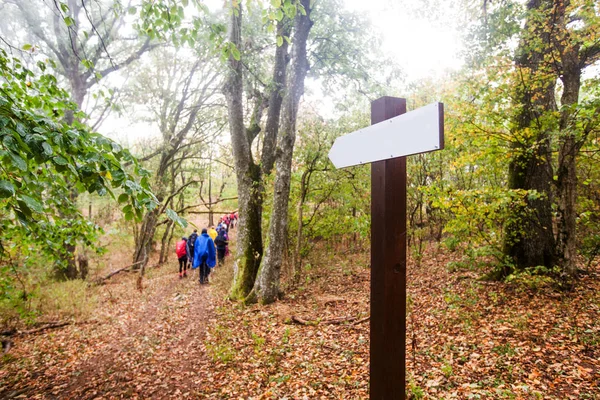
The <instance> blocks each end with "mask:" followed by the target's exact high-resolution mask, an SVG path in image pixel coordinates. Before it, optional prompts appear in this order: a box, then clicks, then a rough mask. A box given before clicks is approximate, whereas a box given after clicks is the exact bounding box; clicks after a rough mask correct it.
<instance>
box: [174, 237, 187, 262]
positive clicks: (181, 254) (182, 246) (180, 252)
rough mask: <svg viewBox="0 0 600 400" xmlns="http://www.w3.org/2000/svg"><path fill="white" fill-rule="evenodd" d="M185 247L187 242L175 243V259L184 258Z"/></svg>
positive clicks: (185, 253)
mask: <svg viewBox="0 0 600 400" xmlns="http://www.w3.org/2000/svg"><path fill="white" fill-rule="evenodd" d="M186 246H187V242H186V241H185V240H182V241H180V242H178V243H177V247H176V248H175V253H176V254H177V257H179V258H181V257H185V256H186V255H187V252H186V248H185V247H186Z"/></svg>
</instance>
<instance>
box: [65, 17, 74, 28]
mask: <svg viewBox="0 0 600 400" xmlns="http://www.w3.org/2000/svg"><path fill="white" fill-rule="evenodd" d="M65 25H66V26H72V25H75V20H74V19H73V18H71V17H65Z"/></svg>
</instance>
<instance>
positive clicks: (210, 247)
mask: <svg viewBox="0 0 600 400" xmlns="http://www.w3.org/2000/svg"><path fill="white" fill-rule="evenodd" d="M215 258H216V257H215V243H214V242H213V240H212V239H211V238H210V236H208V232H207V229H206V228H203V229H202V234H201V235H200V236H198V238H197V239H196V243H195V244H194V263H193V264H192V268H193V269H196V268H199V269H200V283H201V284H205V283H208V275H209V274H210V269H211V268H213V267H214V266H215V264H216V259H215Z"/></svg>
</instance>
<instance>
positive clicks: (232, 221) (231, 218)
mask: <svg viewBox="0 0 600 400" xmlns="http://www.w3.org/2000/svg"><path fill="white" fill-rule="evenodd" d="M229 227H230V228H231V229H233V228H235V214H234V213H231V214H229Z"/></svg>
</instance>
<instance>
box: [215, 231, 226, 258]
mask: <svg viewBox="0 0 600 400" xmlns="http://www.w3.org/2000/svg"><path fill="white" fill-rule="evenodd" d="M226 234H227V233H226V232H225V229H221V231H220V232H219V236H217V238H216V239H215V246H217V258H218V259H219V265H222V264H223V261H224V260H225V251H227V245H228V244H229V241H228V240H227V239H226Z"/></svg>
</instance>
